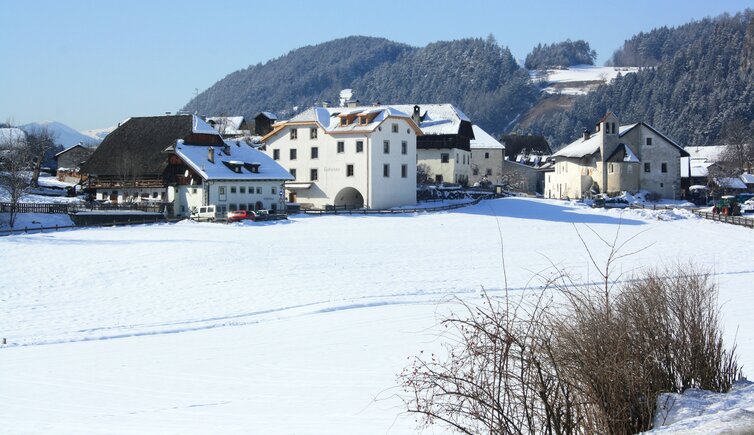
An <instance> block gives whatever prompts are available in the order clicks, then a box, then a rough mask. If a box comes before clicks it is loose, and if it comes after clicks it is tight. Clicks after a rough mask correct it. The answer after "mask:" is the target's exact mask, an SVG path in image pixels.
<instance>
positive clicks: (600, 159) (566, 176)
mask: <svg viewBox="0 0 754 435" xmlns="http://www.w3.org/2000/svg"><path fill="white" fill-rule="evenodd" d="M686 156H688V153H687V152H686V151H684V150H683V148H682V147H681V146H679V145H678V144H677V143H675V142H674V141H673V140H672V139H670V138H668V137H667V136H665V135H663V134H662V133H660V132H659V131H657V130H656V129H655V128H653V127H652V126H650V125H648V124H646V123H643V122H639V123H636V124H630V125H623V126H621V125H619V122H618V117H617V116H616V115H615V114H614V113H612V112H608V113H607V114H605V116H604V117H602V119H600V121H599V122H598V123H597V125H596V131H595V132H594V133H590V132H589V131H584V134H583V137H581V138H579V139H577V140H575V141H574V142H572V143H571V144H569V145H568V146H566V147H565V148H563V149H561V150H560V151H558V152H556V153H555V154H553V156H552V157H553V160H554V163H555V164H554V168H553V170H552V171H551V172H548V173H547V174H546V175H545V178H546V180H545V197H547V198H584V197H588V196H590V195H592V194H596V193H608V194H614V193H618V192H622V191H628V192H637V191H639V190H647V191H649V192H650V193H652V194H654V195H657V196H659V197H663V198H676V197H678V196H679V194H680V193H681V192H680V187H681V185H680V181H681V180H680V175H681V170H680V157H686Z"/></svg>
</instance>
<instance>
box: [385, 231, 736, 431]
mask: <svg viewBox="0 0 754 435" xmlns="http://www.w3.org/2000/svg"><path fill="white" fill-rule="evenodd" d="M579 236H580V237H581V235H580V234H579ZM598 237H599V236H598ZM583 240H584V239H583V238H582V241H583ZM600 240H602V241H603V242H604V243H605V244H607V245H608V246H609V247H610V253H609V255H608V257H607V258H608V259H607V261H606V262H605V264H604V266H603V267H602V268H599V273H600V275H601V277H602V279H603V283H602V284H598V285H587V286H584V285H579V284H577V283H575V282H573V281H571V280H570V279H569V277H568V275H566V274H560V275H559V276H558V278H557V279H556V280H550V281H548V282H547V283H546V285H545V290H544V291H542V292H541V293H540V294H538V295H534V296H536V297H530V298H528V299H526V298H523V297H522V298H521V299H520V300H518V301H517V302H515V303H514V302H513V301H512V300H511V299H510V298H509V296H508V295H507V293H506V296H505V297H504V298H502V299H499V300H496V299H493V298H490V297H489V296H488V295H486V294H485V295H484V303H483V304H482V305H472V304H469V303H467V302H461V306H462V307H463V310H462V312H461V314H460V315H459V314H458V313H452V314H451V315H449V316H447V317H446V318H445V319H444V320H443V321H442V325H443V326H444V329H445V334H444V337H445V338H446V340H447V341H446V346H445V353H444V354H443V355H438V354H431V355H423V354H421V355H419V356H416V357H413V358H412V359H411V363H410V365H409V366H408V367H406V368H405V369H404V370H403V371H402V372H401V373H400V374H399V375H398V383H399V385H400V387H402V389H403V391H404V393H405V394H404V395H403V396H402V398H403V400H404V404H405V406H406V409H407V411H408V412H410V413H415V414H417V415H418V419H417V421H418V422H419V424H420V426H421V427H428V426H430V425H433V424H435V423H440V424H444V425H446V426H449V427H451V428H453V429H455V430H456V431H458V432H461V433H467V434H477V433H490V434H527V433H547V434H581V433H610V434H629V433H637V432H641V431H644V430H647V429H650V428H651V427H652V415H653V412H654V408H655V403H656V400H657V397H658V395H659V394H660V393H662V392H683V391H684V390H686V389H688V388H691V387H698V388H704V389H709V390H713V391H721V392H724V391H727V390H728V389H729V388H730V386H731V385H732V383H733V382H734V381H735V380H736V378H737V377H738V376H740V375H741V373H740V369H739V367H738V363H737V357H736V355H735V346H734V347H733V348H731V349H730V350H726V349H725V347H724V343H723V339H722V331H721V327H720V310H719V308H718V304H717V288H716V286H715V285H714V284H713V283H712V282H711V281H710V279H709V274H707V273H689V272H688V271H689V270H697V268H695V267H694V266H693V265H688V266H685V267H684V266H682V265H678V266H675V267H672V268H668V269H665V270H662V271H649V272H646V273H643V274H641V275H638V276H636V277H635V278H633V279H630V280H627V281H626V282H624V283H623V284H622V285H620V286H618V285H617V283H616V280H615V279H612V278H611V275H612V274H614V273H613V272H612V270H613V269H614V268H615V262H616V261H617V260H618V259H620V258H622V257H624V256H625V255H630V253H628V254H621V253H620V251H621V249H623V248H624V247H625V244H626V243H627V242H628V241H630V239H629V240H627V241H625V242H623V243H618V237H617V235H616V239H615V240H613V241H606V240H604V239H602V238H600ZM585 246H586V243H585ZM587 251H588V252H589V250H588V249H587ZM589 257H590V259H592V261H594V258H593V257H592V254H591V252H589ZM595 264H596V262H595ZM530 295H531V293H530ZM552 298H556V300H555V301H554V300H553V299H552Z"/></svg>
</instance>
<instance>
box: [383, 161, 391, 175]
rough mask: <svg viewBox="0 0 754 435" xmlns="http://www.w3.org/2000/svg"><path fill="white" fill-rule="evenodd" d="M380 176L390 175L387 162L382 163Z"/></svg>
mask: <svg viewBox="0 0 754 435" xmlns="http://www.w3.org/2000/svg"><path fill="white" fill-rule="evenodd" d="M382 176H383V177H386V178H387V177H389V176H390V165H389V164H387V163H385V164H384V165H382Z"/></svg>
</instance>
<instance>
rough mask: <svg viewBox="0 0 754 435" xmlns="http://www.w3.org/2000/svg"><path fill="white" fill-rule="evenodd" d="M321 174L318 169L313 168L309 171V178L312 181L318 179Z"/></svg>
mask: <svg viewBox="0 0 754 435" xmlns="http://www.w3.org/2000/svg"><path fill="white" fill-rule="evenodd" d="M318 176H319V172H318V171H317V170H316V169H311V170H310V171H309V180H310V181H317V179H318Z"/></svg>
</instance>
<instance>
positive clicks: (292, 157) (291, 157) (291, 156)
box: [290, 148, 296, 160]
mask: <svg viewBox="0 0 754 435" xmlns="http://www.w3.org/2000/svg"><path fill="white" fill-rule="evenodd" d="M290 159H291V160H296V148H291V149H290Z"/></svg>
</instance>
